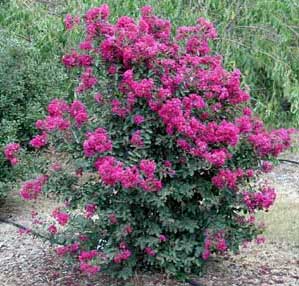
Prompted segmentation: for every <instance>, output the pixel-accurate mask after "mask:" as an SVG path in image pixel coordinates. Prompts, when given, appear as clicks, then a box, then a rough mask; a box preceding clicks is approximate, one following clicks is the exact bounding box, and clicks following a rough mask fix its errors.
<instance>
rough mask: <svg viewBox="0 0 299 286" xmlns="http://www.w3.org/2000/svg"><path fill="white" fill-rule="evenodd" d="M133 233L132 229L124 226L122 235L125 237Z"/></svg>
mask: <svg viewBox="0 0 299 286" xmlns="http://www.w3.org/2000/svg"><path fill="white" fill-rule="evenodd" d="M132 232H133V228H132V227H131V226H130V225H126V226H125V228H124V233H125V234H126V235H128V234H130V233H132Z"/></svg>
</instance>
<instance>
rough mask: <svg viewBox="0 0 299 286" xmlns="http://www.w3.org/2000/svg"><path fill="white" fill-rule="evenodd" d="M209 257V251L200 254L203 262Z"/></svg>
mask: <svg viewBox="0 0 299 286" xmlns="http://www.w3.org/2000/svg"><path fill="white" fill-rule="evenodd" d="M210 256H211V252H210V250H207V249H206V250H204V252H203V253H202V256H201V257H202V259H203V260H208V258H209V257H210Z"/></svg>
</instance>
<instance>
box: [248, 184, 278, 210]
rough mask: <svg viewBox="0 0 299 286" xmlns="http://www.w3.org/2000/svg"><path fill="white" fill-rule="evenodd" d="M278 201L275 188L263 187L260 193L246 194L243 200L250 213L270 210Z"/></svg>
mask: <svg viewBox="0 0 299 286" xmlns="http://www.w3.org/2000/svg"><path fill="white" fill-rule="evenodd" d="M275 199H276V192H275V190H274V188H271V187H263V188H262V189H261V191H260V192H256V193H251V192H244V193H243V200H244V203H245V204H246V206H247V207H248V209H249V210H250V211H252V212H253V211H254V210H256V209H261V210H262V209H265V210H267V209H269V208H270V207H271V206H272V205H273V203H274V201H275Z"/></svg>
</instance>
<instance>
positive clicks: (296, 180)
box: [0, 153, 299, 286]
mask: <svg viewBox="0 0 299 286" xmlns="http://www.w3.org/2000/svg"><path fill="white" fill-rule="evenodd" d="M285 157H286V158H288V159H291V160H295V161H299V153H296V154H294V153H290V154H286V155H285ZM263 179H265V180H268V181H269V182H271V184H272V185H273V186H275V187H276V189H277V191H278V198H277V202H276V204H275V206H274V207H273V208H272V209H271V210H270V211H269V212H268V213H264V214H260V215H259V220H260V221H265V223H266V225H267V229H266V232H265V236H266V243H265V244H261V245H257V244H255V243H253V244H250V245H248V246H247V248H243V249H241V250H240V253H239V254H238V255H232V254H230V255H227V256H225V257H215V258H213V259H212V260H211V261H210V262H209V263H208V264H207V266H206V268H205V273H204V275H203V277H202V278H196V279H194V282H196V283H197V284H198V285H202V286H218V285H219V286H237V285H240V286H241V285H244V286H250V285H260V286H268V285H288V286H292V285H294V286H295V285H299V188H298V186H299V165H295V164H290V163H283V164H281V165H280V166H278V167H276V168H275V169H274V172H272V173H271V174H269V175H267V176H266V177H265V178H263ZM54 205H55V203H54V202H52V201H51V200H46V201H43V202H42V206H43V207H42V210H40V213H43V215H44V216H47V214H49V210H51V209H53V206H54ZM31 211H32V205H31V204H30V203H27V202H23V201H21V200H20V198H19V197H18V195H17V194H13V195H11V196H10V197H9V198H8V199H7V201H6V203H5V204H4V205H3V206H2V207H1V209H0V219H4V220H9V221H12V222H17V223H19V224H22V225H26V226H28V227H30V224H31V221H32V219H31ZM49 250H50V251H49ZM197 284H194V285H197ZM0 285H1V286H52V285H53V286H54V285H55V286H81V285H84V286H116V285H127V286H129V285H131V286H143V285H146V286H150V285H156V286H162V285H163V286H166V285H169V286H170V285H190V284H182V283H177V282H175V281H173V280H170V279H167V278H165V277H163V276H162V275H161V276H159V275H156V274H155V275H147V276H140V275H136V277H135V278H134V279H132V281H130V282H127V284H124V283H121V282H116V281H112V280H110V279H109V278H107V277H105V276H99V277H96V279H93V280H91V279H88V278H84V277H81V276H80V274H79V272H78V271H75V270H74V269H71V268H70V267H68V266H67V265H66V264H65V263H64V262H63V261H61V260H59V259H57V257H56V256H55V255H53V253H52V252H51V248H50V246H49V245H48V244H47V243H45V242H44V241H43V240H42V239H40V238H34V237H33V236H32V235H26V234H23V235H22V237H21V236H20V235H19V234H18V230H17V228H16V227H15V226H13V225H11V224H5V223H1V224H0Z"/></svg>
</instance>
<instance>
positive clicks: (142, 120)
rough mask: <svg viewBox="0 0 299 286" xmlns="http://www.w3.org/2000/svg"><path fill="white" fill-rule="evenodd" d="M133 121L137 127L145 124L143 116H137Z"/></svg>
mask: <svg viewBox="0 0 299 286" xmlns="http://www.w3.org/2000/svg"><path fill="white" fill-rule="evenodd" d="M133 121H134V123H135V124H136V125H141V124H142V123H143V122H144V117H143V116H142V115H139V114H137V115H135V116H134V117H133Z"/></svg>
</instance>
